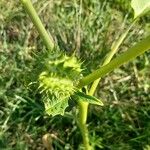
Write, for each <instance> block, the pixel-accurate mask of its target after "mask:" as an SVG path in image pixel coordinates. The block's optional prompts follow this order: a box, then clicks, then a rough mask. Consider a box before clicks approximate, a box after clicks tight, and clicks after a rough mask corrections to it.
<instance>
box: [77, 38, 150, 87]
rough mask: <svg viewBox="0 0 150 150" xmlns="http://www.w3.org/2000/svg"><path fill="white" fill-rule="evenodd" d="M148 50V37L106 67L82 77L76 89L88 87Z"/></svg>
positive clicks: (149, 43) (149, 46)
mask: <svg viewBox="0 0 150 150" xmlns="http://www.w3.org/2000/svg"><path fill="white" fill-rule="evenodd" d="M149 49H150V35H149V36H148V37H146V38H145V39H143V40H142V41H140V42H139V43H137V44H136V45H134V46H133V47H131V48H129V49H128V50H127V51H126V52H124V53H123V54H121V55H120V56H118V57H116V58H115V59H113V60H112V61H110V62H109V63H108V64H107V65H105V66H102V67H101V68H99V69H97V70H95V71H94V72H93V73H91V74H90V75H88V76H86V77H83V78H82V79H81V80H80V82H79V84H78V88H82V87H84V86H85V85H88V84H89V83H91V82H93V81H95V80H97V79H98V78H101V77H103V76H105V75H106V74H107V73H109V72H111V71H112V70H114V69H115V68H117V67H120V66H121V65H123V64H124V63H126V62H128V61H130V60H132V59H134V58H136V57H137V56H139V55H141V54H142V53H144V52H145V51H147V50H149Z"/></svg>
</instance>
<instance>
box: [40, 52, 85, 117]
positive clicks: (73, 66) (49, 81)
mask: <svg viewBox="0 0 150 150" xmlns="http://www.w3.org/2000/svg"><path fill="white" fill-rule="evenodd" d="M44 63H45V65H46V67H45V68H46V69H45V71H43V72H42V73H41V74H40V75H39V89H40V91H41V92H40V93H41V94H42V97H43V102H44V105H45V110H46V113H47V114H49V115H52V116H55V115H58V114H60V115H63V114H64V112H65V109H66V107H67V106H68V100H69V98H70V96H71V95H73V94H74V92H75V91H76V88H75V86H74V84H75V83H76V82H77V81H78V80H79V78H80V74H81V71H82V69H81V63H80V62H78V60H77V58H76V57H75V56H74V55H73V56H71V57H69V56H66V55H58V56H55V57H51V58H49V59H48V58H47V59H45V61H44Z"/></svg>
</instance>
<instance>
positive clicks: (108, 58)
mask: <svg viewBox="0 0 150 150" xmlns="http://www.w3.org/2000/svg"><path fill="white" fill-rule="evenodd" d="M136 21H137V20H134V21H133V23H132V24H131V25H130V26H129V27H128V28H127V29H126V31H125V32H124V33H123V34H122V35H121V37H120V38H119V39H118V40H117V41H115V42H114V43H113V44H112V46H111V50H110V52H109V53H108V54H107V56H106V59H105V61H104V63H103V65H102V66H105V65H107V64H108V63H109V62H110V61H111V59H112V58H113V56H114V55H115V54H116V52H117V51H118V49H119V47H120V45H121V44H122V42H123V41H124V39H125V38H126V37H127V35H128V33H129V31H130V29H131V28H132V27H133V25H134V24H135V22H136ZM100 80H101V78H99V79H97V80H95V81H94V82H93V84H92V86H91V88H90V90H89V95H93V94H94V92H95V90H96V88H97V86H98V83H99V81H100Z"/></svg>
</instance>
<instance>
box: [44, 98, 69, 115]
mask: <svg viewBox="0 0 150 150" xmlns="http://www.w3.org/2000/svg"><path fill="white" fill-rule="evenodd" d="M44 105H45V111H46V113H47V114H48V115H52V116H56V115H62V116H63V115H64V113H65V109H66V108H67V107H68V99H64V100H60V101H56V102H54V101H53V104H52V103H51V102H50V101H47V102H45V103H44Z"/></svg>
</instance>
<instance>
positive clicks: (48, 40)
mask: <svg viewBox="0 0 150 150" xmlns="http://www.w3.org/2000/svg"><path fill="white" fill-rule="evenodd" d="M20 1H21V3H22V4H23V6H24V8H25V10H26V11H27V13H28V14H29V16H30V18H31V20H32V22H33V24H34V25H35V27H36V28H37V30H38V32H39V34H40V37H41V38H42V40H43V42H44V44H45V46H46V47H47V49H48V50H52V49H53V48H54V41H53V38H52V36H51V35H49V34H48V33H47V31H46V29H45V27H44V26H43V24H42V22H41V20H40V18H39V16H38V14H37V12H36V11H35V9H34V7H33V5H32V3H31V1H30V0H20Z"/></svg>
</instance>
